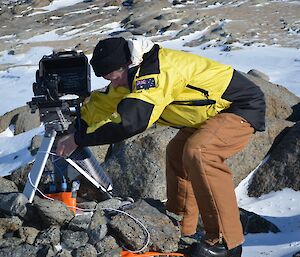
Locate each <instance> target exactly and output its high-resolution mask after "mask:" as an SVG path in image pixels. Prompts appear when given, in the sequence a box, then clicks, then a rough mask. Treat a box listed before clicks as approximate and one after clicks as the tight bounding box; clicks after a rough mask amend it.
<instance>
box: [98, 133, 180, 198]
mask: <svg viewBox="0 0 300 257" xmlns="http://www.w3.org/2000/svg"><path fill="white" fill-rule="evenodd" d="M176 132H177V130H176V129H172V128H162V127H160V128H158V129H149V130H148V131H146V132H144V133H142V134H140V135H137V136H134V137H132V138H130V139H127V140H125V141H123V142H121V143H118V144H115V145H114V147H113V148H112V149H111V150H110V155H109V156H108V157H107V160H106V161H105V162H104V163H103V168H104V169H105V171H106V172H107V173H108V174H109V176H110V177H111V178H112V180H113V185H114V189H115V191H116V195H118V196H123V197H127V196H130V197H132V198H134V199H139V198H142V197H145V198H148V197H149V198H156V199H161V200H163V199H165V198H166V193H165V192H166V183H165V180H166V179H165V147H166V145H167V143H168V142H169V141H170V139H171V138H172V137H173V136H174V135H175V133H176ZM158 135H159V136H158ZM132 160H134V162H132Z"/></svg>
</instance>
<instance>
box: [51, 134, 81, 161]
mask: <svg viewBox="0 0 300 257" xmlns="http://www.w3.org/2000/svg"><path fill="white" fill-rule="evenodd" d="M77 147H78V145H77V144H76V143H75V140H74V134H69V135H66V136H64V137H62V138H61V139H59V140H58V142H57V148H56V154H58V155H61V156H65V157H68V156H70V154H71V153H72V152H73V151H74V150H75V149H76V148H77Z"/></svg>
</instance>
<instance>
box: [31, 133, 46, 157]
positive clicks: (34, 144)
mask: <svg viewBox="0 0 300 257" xmlns="http://www.w3.org/2000/svg"><path fill="white" fill-rule="evenodd" d="M42 140H43V137H42V136H40V135H37V136H34V137H33V138H32V139H31V143H30V146H29V148H28V150H29V151H30V153H31V155H32V156H34V155H36V154H37V151H38V150H39V148H40V146H41V143H42Z"/></svg>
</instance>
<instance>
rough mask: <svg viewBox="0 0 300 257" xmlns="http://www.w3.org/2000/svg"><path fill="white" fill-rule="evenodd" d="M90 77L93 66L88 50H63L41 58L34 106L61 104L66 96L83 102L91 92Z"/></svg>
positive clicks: (34, 86) (35, 87) (34, 88)
mask: <svg viewBox="0 0 300 257" xmlns="http://www.w3.org/2000/svg"><path fill="white" fill-rule="evenodd" d="M90 80H91V79H90V66H89V64H88V59H87V57H86V56H85V55H84V53H82V52H76V51H63V52H53V53H52V54H51V55H45V56H43V58H42V59H41V60H40V61H39V69H38V70H37V71H36V82H34V83H33V85H32V88H33V93H34V97H33V98H32V101H31V102H30V105H36V106H37V107H38V108H41V107H42V108H45V107H52V106H55V105H58V106H59V105H60V104H61V99H62V97H63V96H65V95H75V96H77V98H78V99H79V101H83V99H84V98H86V97H87V96H89V94H90V91H91V81H90Z"/></svg>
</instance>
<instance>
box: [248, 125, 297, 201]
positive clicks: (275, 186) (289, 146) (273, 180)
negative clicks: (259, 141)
mask: <svg viewBox="0 0 300 257" xmlns="http://www.w3.org/2000/svg"><path fill="white" fill-rule="evenodd" d="M299 154H300V122H297V123H296V124H295V125H294V126H293V127H292V128H290V129H287V132H286V134H285V135H284V136H283V137H282V138H281V140H280V142H279V143H277V144H276V145H275V146H274V147H273V150H272V151H271V154H270V157H269V159H268V160H267V162H266V163H264V164H263V165H262V166H260V168H259V169H258V170H257V171H256V172H255V173H254V174H253V176H252V179H251V181H250V184H249V187H248V195H249V196H252V197H259V196H261V195H262V194H267V193H269V192H271V191H279V190H282V189H284V188H292V189H294V190H296V191H299V190H300V176H299V174H300V160H299V158H298V156H299Z"/></svg>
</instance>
